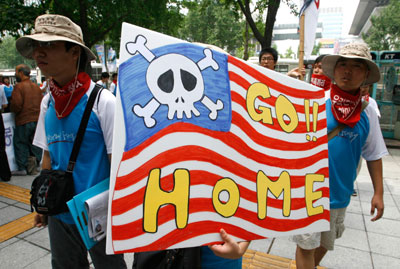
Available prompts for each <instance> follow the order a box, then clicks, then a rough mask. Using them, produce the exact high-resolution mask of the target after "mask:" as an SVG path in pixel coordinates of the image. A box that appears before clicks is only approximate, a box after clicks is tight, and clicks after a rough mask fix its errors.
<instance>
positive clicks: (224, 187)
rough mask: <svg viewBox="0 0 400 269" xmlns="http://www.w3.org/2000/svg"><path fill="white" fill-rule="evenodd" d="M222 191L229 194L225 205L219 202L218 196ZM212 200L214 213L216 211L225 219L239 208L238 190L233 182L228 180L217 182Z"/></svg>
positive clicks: (223, 179)
mask: <svg viewBox="0 0 400 269" xmlns="http://www.w3.org/2000/svg"><path fill="white" fill-rule="evenodd" d="M222 191H227V192H228V193H229V200H228V201H227V202H226V203H223V202H221V201H220V199H219V194H220V193H221V192H222ZM212 200H213V205H214V208H215V211H217V213H218V214H220V215H221V216H224V217H225V218H229V217H232V216H233V215H234V214H235V212H236V210H237V208H238V207H239V200H240V194H239V188H238V186H237V185H236V183H235V181H233V180H232V179H230V178H222V179H220V180H218V182H217V183H216V184H215V186H214V189H213V193H212Z"/></svg>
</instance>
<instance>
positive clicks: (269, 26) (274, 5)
mask: <svg viewBox="0 0 400 269" xmlns="http://www.w3.org/2000/svg"><path fill="white" fill-rule="evenodd" d="M280 4H281V1H280V0H270V1H269V5H268V13H267V18H266V20H265V32H264V39H265V41H264V43H262V44H261V45H262V48H263V49H264V48H270V47H271V44H272V32H273V30H274V24H275V19H276V13H277V12H278V9H279V5H280ZM260 43H261V42H260Z"/></svg>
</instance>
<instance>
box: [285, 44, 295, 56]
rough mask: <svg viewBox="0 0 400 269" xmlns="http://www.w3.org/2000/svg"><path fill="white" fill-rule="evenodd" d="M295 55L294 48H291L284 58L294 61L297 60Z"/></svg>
mask: <svg viewBox="0 0 400 269" xmlns="http://www.w3.org/2000/svg"><path fill="white" fill-rule="evenodd" d="M295 56H296V55H295V53H294V51H293V49H292V46H290V47H289V48H288V49H287V50H286V52H285V55H283V58H286V59H294V58H295Z"/></svg>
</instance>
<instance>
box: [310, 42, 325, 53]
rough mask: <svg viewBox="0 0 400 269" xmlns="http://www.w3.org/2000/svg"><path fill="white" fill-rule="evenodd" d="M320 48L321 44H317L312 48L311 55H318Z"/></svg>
mask: <svg viewBox="0 0 400 269" xmlns="http://www.w3.org/2000/svg"><path fill="white" fill-rule="evenodd" d="M321 46H322V44H321V42H318V44H317V45H315V46H314V48H313V50H312V52H311V55H319V50H320V49H321Z"/></svg>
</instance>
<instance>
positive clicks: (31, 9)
mask: <svg viewBox="0 0 400 269" xmlns="http://www.w3.org/2000/svg"><path fill="white" fill-rule="evenodd" d="M25 2H26V4H25ZM185 2H186V1H179V0H68V1H65V0H36V1H24V0H2V1H1V3H0V33H1V34H2V35H3V36H4V35H5V34H8V35H13V36H20V35H23V34H26V33H29V32H30V31H31V29H32V28H33V23H34V20H35V18H36V17H37V16H38V15H40V14H43V13H51V14H61V15H64V16H67V17H69V18H70V19H72V20H73V21H74V22H75V23H77V24H78V25H79V26H81V28H82V32H83V36H84V39H85V40H84V41H85V44H86V45H87V46H88V47H92V46H93V45H94V44H96V43H102V42H103V41H106V43H107V44H108V45H111V46H112V47H113V48H114V49H115V50H117V52H118V51H119V42H120V36H121V25H122V22H128V23H131V24H135V25H138V26H142V27H145V28H148V29H152V30H155V31H158V32H162V33H166V34H169V35H177V33H178V28H179V26H180V24H181V23H182V21H183V15H182V14H181V13H180V9H181V7H182V4H183V3H185Z"/></svg>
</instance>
